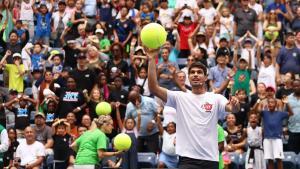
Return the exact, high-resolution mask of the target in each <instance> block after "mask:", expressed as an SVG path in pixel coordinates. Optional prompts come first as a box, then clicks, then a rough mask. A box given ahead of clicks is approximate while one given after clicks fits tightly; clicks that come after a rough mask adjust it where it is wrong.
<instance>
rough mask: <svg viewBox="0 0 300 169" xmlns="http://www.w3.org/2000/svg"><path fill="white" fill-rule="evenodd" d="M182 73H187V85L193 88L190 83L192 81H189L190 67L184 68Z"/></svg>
mask: <svg viewBox="0 0 300 169" xmlns="http://www.w3.org/2000/svg"><path fill="white" fill-rule="evenodd" d="M181 71H183V72H184V73H185V77H186V78H185V83H184V84H185V85H187V86H191V83H190V80H189V78H188V77H189V73H188V71H189V69H188V67H184V68H182V69H181Z"/></svg>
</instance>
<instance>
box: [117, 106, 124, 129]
mask: <svg viewBox="0 0 300 169" xmlns="http://www.w3.org/2000/svg"><path fill="white" fill-rule="evenodd" d="M116 117H117V123H118V126H119V127H120V129H121V131H122V130H123V129H124V125H123V123H122V119H121V115H120V102H116Z"/></svg>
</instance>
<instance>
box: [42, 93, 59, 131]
mask: <svg viewBox="0 0 300 169" xmlns="http://www.w3.org/2000/svg"><path fill="white" fill-rule="evenodd" d="M42 112H44V114H45V118H46V124H47V125H48V126H52V123H53V122H54V117H55V115H56V113H57V101H56V100H54V99H50V100H49V101H48V102H47V104H46V109H43V111H42Z"/></svg>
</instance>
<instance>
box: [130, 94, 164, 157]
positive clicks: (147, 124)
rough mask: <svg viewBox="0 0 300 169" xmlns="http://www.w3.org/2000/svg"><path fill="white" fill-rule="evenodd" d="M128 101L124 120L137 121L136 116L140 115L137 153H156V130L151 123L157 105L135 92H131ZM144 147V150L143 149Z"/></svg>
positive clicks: (150, 99)
mask: <svg viewBox="0 0 300 169" xmlns="http://www.w3.org/2000/svg"><path fill="white" fill-rule="evenodd" d="M128 100H129V101H130V102H129V103H128V104H127V107H126V114H125V119H128V118H129V117H133V118H134V119H135V122H136V123H137V121H138V114H139V113H140V114H141V128H140V131H139V137H138V144H137V147H138V152H143V151H144V152H154V153H155V152H157V151H158V136H159V134H158V129H157V125H156V124H155V123H153V121H152V120H153V119H154V118H155V116H156V113H157V105H156V103H155V101H154V100H153V99H152V98H149V97H146V96H141V95H139V94H138V93H137V92H136V91H131V92H130V93H129V96H128ZM144 145H146V148H144Z"/></svg>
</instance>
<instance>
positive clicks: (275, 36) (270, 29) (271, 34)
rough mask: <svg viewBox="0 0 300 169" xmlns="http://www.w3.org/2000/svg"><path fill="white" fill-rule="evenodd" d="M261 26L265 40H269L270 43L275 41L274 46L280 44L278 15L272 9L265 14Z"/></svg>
mask: <svg viewBox="0 0 300 169" xmlns="http://www.w3.org/2000/svg"><path fill="white" fill-rule="evenodd" d="M263 28H264V31H265V40H266V41H267V42H270V44H271V45H273V44H274V43H275V42H277V45H276V46H277V47H278V46H280V45H278V42H279V41H280V40H279V33H280V32H281V28H282V25H281V22H280V21H278V17H277V15H276V13H275V11H274V10H271V11H270V13H268V14H267V18H266V20H265V21H264V25H263ZM274 45H275V44H274Z"/></svg>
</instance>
